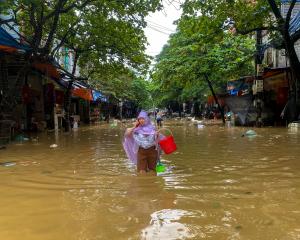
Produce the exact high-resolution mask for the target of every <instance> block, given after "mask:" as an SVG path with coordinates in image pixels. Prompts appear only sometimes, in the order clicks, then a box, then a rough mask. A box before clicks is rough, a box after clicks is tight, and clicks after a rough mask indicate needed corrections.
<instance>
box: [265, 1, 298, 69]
mask: <svg viewBox="0 0 300 240" xmlns="http://www.w3.org/2000/svg"><path fill="white" fill-rule="evenodd" d="M290 2H291V1H290V0H281V8H280V10H281V14H282V16H283V17H284V18H285V17H286V14H287V12H288V10H289V8H290ZM290 24H291V25H292V27H290V31H291V32H293V31H296V30H297V29H299V28H300V0H297V2H296V4H295V6H294V8H293V11H292V16H291V22H290ZM269 40H270V39H269V38H268V35H266V36H265V37H264V41H263V42H264V43H267V42H268V41H269ZM295 50H296V52H297V55H298V58H300V40H298V41H297V42H296V43H295ZM265 64H266V65H267V66H268V67H272V68H283V67H288V66H289V60H288V58H287V57H286V54H285V50H284V49H281V50H277V49H275V48H272V47H271V48H268V49H267V50H266V52H265Z"/></svg>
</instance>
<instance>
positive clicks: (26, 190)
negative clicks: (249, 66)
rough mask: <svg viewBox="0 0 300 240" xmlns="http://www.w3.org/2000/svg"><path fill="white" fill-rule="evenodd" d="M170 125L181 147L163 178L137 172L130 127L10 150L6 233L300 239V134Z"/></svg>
mask: <svg viewBox="0 0 300 240" xmlns="http://www.w3.org/2000/svg"><path fill="white" fill-rule="evenodd" d="M167 124H168V125H169V127H170V128H171V129H172V130H173V133H174V135H175V139H176V141H177V144H178V151H177V152H176V153H175V154H173V155H168V156H163V161H164V163H165V164H166V165H167V166H168V172H166V173H164V174H162V175H161V176H157V177H153V176H136V174H135V169H134V166H132V165H131V164H130V163H129V162H128V161H127V160H126V157H125V155H124V153H123V151H122V148H121V139H122V134H123V130H124V128H125V126H118V127H115V128H110V127H108V126H106V125H98V126H92V127H85V128H81V129H80V130H78V131H77V132H73V133H72V135H65V134H60V135H58V136H55V135H54V134H53V133H51V134H41V135H39V136H38V139H36V138H35V137H33V138H31V140H29V141H24V142H23V143H22V142H18V143H13V144H12V145H10V146H9V147H8V149H7V150H1V151H0V162H14V163H15V165H13V166H0V183H1V187H0V196H1V197H0V239H5V240H41V239H43V240H48V239H49V240H50V239H51V240H53V239H59V240H60V239H63V240H69V239H70V240H96V239H151V240H152V239H247V240H248V239H264V240H265V239H300V200H299V199H300V157H299V156H300V148H299V144H300V133H294V132H289V131H288V129H285V128H281V129H276V128H264V129H255V131H257V133H258V136H256V137H253V138H248V137H242V136H241V135H242V134H243V133H244V132H245V131H246V130H247V129H245V128H222V127H219V126H211V127H205V128H204V129H197V128H196V127H195V126H193V125H190V124H189V123H180V122H175V124H173V125H172V126H171V123H167ZM53 143H56V144H57V145H58V147H57V148H50V147H49V146H50V145H51V144H53Z"/></svg>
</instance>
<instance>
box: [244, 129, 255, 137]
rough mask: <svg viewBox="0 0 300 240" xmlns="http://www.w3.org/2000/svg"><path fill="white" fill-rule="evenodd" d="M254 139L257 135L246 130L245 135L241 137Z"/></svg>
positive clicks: (252, 131)
mask: <svg viewBox="0 0 300 240" xmlns="http://www.w3.org/2000/svg"><path fill="white" fill-rule="evenodd" d="M245 136H246V137H255V136H257V133H256V132H255V131H254V130H251V129H250V130H248V131H247V132H245V134H243V135H242V137H245Z"/></svg>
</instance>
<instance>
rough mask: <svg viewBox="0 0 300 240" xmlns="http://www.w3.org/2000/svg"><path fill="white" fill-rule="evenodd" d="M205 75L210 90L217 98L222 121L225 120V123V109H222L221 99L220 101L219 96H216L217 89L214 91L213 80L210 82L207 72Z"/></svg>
mask: <svg viewBox="0 0 300 240" xmlns="http://www.w3.org/2000/svg"><path fill="white" fill-rule="evenodd" d="M204 77H205V80H206V82H207V84H208V86H209V89H210V91H211V93H212V95H213V97H214V99H215V102H216V103H217V105H218V109H219V111H220V113H221V117H222V122H223V124H225V116H224V111H223V109H222V107H221V105H220V103H219V101H218V98H217V96H216V94H215V91H214V89H213V87H212V85H211V82H210V81H209V79H208V76H207V75H206V74H205V75H204Z"/></svg>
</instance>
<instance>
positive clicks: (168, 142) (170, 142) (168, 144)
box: [158, 134, 177, 154]
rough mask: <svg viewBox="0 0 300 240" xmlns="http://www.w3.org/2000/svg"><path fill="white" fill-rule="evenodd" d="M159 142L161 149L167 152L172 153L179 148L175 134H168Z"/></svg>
mask: <svg viewBox="0 0 300 240" xmlns="http://www.w3.org/2000/svg"><path fill="white" fill-rule="evenodd" d="M158 143H159V145H160V147H161V149H162V150H163V151H164V152H165V154H170V153H172V152H174V151H176V149H177V146H176V143H175V141H174V137H173V134H172V135H171V136H167V137H165V138H163V139H162V140H160V141H159V142H158Z"/></svg>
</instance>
